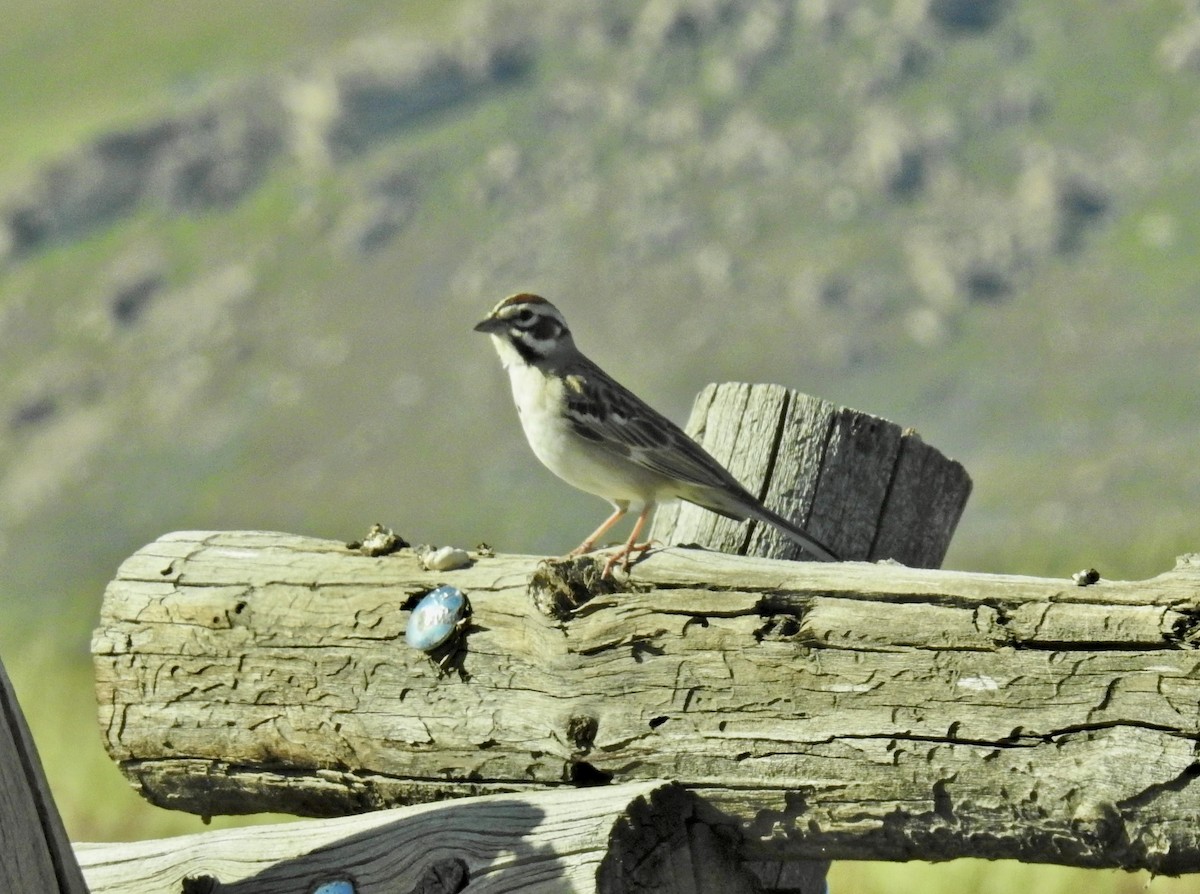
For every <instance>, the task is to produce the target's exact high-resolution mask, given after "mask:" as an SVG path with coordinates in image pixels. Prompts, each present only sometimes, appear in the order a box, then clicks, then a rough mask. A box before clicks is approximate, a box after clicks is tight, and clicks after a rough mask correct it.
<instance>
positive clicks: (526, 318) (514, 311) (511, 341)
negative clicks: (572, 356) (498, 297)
mask: <svg viewBox="0 0 1200 894" xmlns="http://www.w3.org/2000/svg"><path fill="white" fill-rule="evenodd" d="M475 331H476V332H486V333H487V334H488V335H490V336H491V337H492V343H493V344H495V346H496V351H497V353H499V354H500V358H501V360H503V361H504V365H505V366H508V365H509V364H510V363H512V362H514V361H517V360H520V361H522V362H524V363H528V364H531V365H537V364H541V363H545V362H546V361H548V360H553V359H555V358H556V357H558V356H561V355H562V353H563V352H564V351H573V350H574V349H575V343H574V340H573V339H572V338H571V330H570V329H568V328H567V321H566V320H565V319H563V315H562V314H561V313H559V310H558V308H557V307H555V306H554V305H553V304H551V303H550V302H549V301H547V300H546V299H545V298H542V297H541V296H539V295H530V294H528V293H527V292H521V293H520V294H518V295H510V296H508V297H507V298H505V299H504V300H503V301H501V302H500V303H499V304H497V305H496V306H495V307H493V308H492V312H491V313H489V314H488V315H487V316H486V317H484V318H483V319H482V320H480V321H479V322H478V323H477V324H476V325H475Z"/></svg>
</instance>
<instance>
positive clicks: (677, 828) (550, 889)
mask: <svg viewBox="0 0 1200 894" xmlns="http://www.w3.org/2000/svg"><path fill="white" fill-rule="evenodd" d="M701 812H703V809H702V808H701ZM709 813H710V814H711V811H710V812H709ZM730 840H731V839H730V836H729V834H728V833H727V832H725V831H724V830H723V829H722V828H721V827H720V825H719V823H718V824H716V825H713V824H710V823H709V822H707V821H706V819H705V818H704V817H701V816H698V814H697V802H696V799H695V798H693V797H692V796H690V795H688V794H687V793H686V792H685V791H684V790H683V789H682V788H681V787H680V786H677V785H672V784H669V783H665V782H644V783H636V784H632V785H623V786H605V787H603V788H592V789H583V790H578V791H576V790H566V789H559V790H553V791H541V792H536V793H532V794H527V795H521V796H517V795H502V796H493V797H485V798H467V799H462V800H458V801H452V802H445V803H442V804H429V805H422V806H419V807H408V808H398V809H392V810H381V811H375V812H373V813H370V814H366V815H363V816H351V817H341V818H338V819H329V820H320V821H317V820H310V821H307V822H298V823H286V824H281V825H271V826H259V827H255V828H253V829H230V830H224V831H214V832H205V833H201V834H197V835H187V836H181V837H178V838H170V839H164V840H158V841H139V842H133V843H121V844H81V845H78V846H77V851H78V855H79V860H80V862H81V863H82V865H83V869H84V872H85V874H86V876H87V880H88V883H89V884H90V885H91V891H92V894H163V892H178V891H181V890H185V891H186V890H189V889H191V890H204V891H205V892H206V894H295V892H305V891H313V890H314V889H315V888H316V887H317V886H318V885H319V884H321V883H322V882H331V881H335V880H345V881H350V882H351V883H352V884H353V885H354V891H355V894H396V892H408V891H421V892H441V891H452V892H453V891H459V890H464V891H470V892H472V894H499V892H522V894H571V892H578V894H585V892H593V894H599V892H605V894H639V892H651V891H653V892H655V894H751V892H752V891H753V890H754V888H753V882H752V881H751V878H750V876H749V875H748V874H747V872H746V870H744V869H742V868H740V867H739V866H738V864H737V862H736V860H735V859H734V851H733V849H732V847H731V846H730V844H729V841H730ZM185 879H190V881H189V883H188V887H186V888H185V887H184V880H185ZM438 880H441V881H442V884H440V885H439V884H437V881H438ZM423 886H424V887H423ZM460 886H461V887H460Z"/></svg>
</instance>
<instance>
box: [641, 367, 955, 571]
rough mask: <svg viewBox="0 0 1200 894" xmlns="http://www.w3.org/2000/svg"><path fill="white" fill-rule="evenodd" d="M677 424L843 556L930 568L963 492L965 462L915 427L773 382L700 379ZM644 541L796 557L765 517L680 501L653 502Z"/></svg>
mask: <svg viewBox="0 0 1200 894" xmlns="http://www.w3.org/2000/svg"><path fill="white" fill-rule="evenodd" d="M686 430H687V432H688V434H690V435H692V437H694V438H695V439H696V440H697V441H699V442H700V444H701V445H702V446H704V448H705V449H706V450H708V452H709V453H711V454H712V455H713V457H715V458H716V459H717V460H718V461H719V462H721V463H722V464H723V465H725V467H726V468H728V469H729V471H730V472H732V473H733V475H734V477H735V478H737V479H738V480H739V481H740V482H741V483H742V484H743V485H744V486H745V487H746V489H747V490H749V491H750V492H751V493H753V494H754V495H755V496H757V497H758V498H759V499H761V500H763V502H764V503H766V505H767V506H769V507H770V508H772V509H774V510H775V511H776V512H778V513H780V514H781V515H783V516H785V517H787V518H789V519H791V520H792V521H795V522H796V523H798V524H800V525H801V526H802V527H804V528H805V529H806V530H807V531H808V532H809V533H810V534H812V535H813V536H814V537H816V538H817V539H818V540H819V541H821V542H822V543H824V544H825V545H826V546H828V547H829V548H831V549H832V550H833V551H834V552H835V553H836V554H837V555H838V556H839V557H841V558H843V559H856V560H857V559H863V560H870V561H877V560H881V559H894V560H895V561H898V562H902V563H903V564H905V565H910V566H912V567H917V568H936V567H938V566H939V565H941V563H942V559H943V558H944V557H945V554H946V550H947V549H948V548H949V545H950V539H951V538H952V537H953V535H954V529H955V527H956V526H957V524H958V520H959V517H960V516H961V515H962V511H963V508H964V506H965V505H966V502H967V498H968V497H969V496H970V493H971V478H970V476H969V475H967V473H966V470H965V469H963V467H962V465H961V464H959V463H957V462H955V461H954V460H951V459H948V458H946V457H945V456H943V455H942V454H941V453H940V452H939V451H937V450H936V449H934V448H933V447H930V446H929V445H927V444H925V443H924V442H922V441H921V438H920V436H919V435H917V434H916V432H913V431H905V430H903V429H901V427H900V426H899V425H897V424H895V423H894V422H889V421H888V420H886V419H881V418H879V417H877V416H871V415H868V414H866V413H862V412H859V411H857V410H851V409H849V408H847V407H838V406H836V405H834V404H831V403H829V402H828V401H824V400H820V399H818V398H815V397H811V396H809V395H806V394H801V393H800V392H798V391H792V390H789V389H787V388H783V387H782V386H779V385H747V384H742V383H736V382H734V383H726V384H722V385H709V386H707V387H706V388H705V389H704V390H703V391H702V392H701V393H700V394H699V395H698V396H697V398H696V401H695V404H694V405H693V407H692V414H691V417H690V418H689V420H688V424H687V427H686ZM651 537H652V538H653V539H656V540H658V541H661V542H663V543H683V544H692V543H695V544H699V545H700V546H703V547H705V548H707V549H713V550H717V551H719V552H725V553H733V554H738V555H756V556H765V557H768V558H780V559H795V558H801V557H802V553H801V550H800V548H799V547H798V546H796V545H795V544H794V543H792V541H791V540H789V539H787V537H786V536H784V535H783V534H781V533H779V532H778V531H776V530H775V529H774V528H773V527H771V526H770V525H763V524H760V523H756V522H737V521H733V520H731V519H727V518H724V517H722V516H719V515H715V514H714V513H712V512H709V511H707V510H705V509H701V508H700V507H698V506H693V505H691V504H689V503H682V504H674V505H667V506H663V507H661V508H660V509H659V510H658V514H657V515H656V517H655V520H654V526H653V528H652V530H651Z"/></svg>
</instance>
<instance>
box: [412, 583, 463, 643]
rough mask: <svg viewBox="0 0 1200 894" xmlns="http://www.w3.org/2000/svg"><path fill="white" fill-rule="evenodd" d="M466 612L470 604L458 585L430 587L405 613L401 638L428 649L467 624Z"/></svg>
mask: <svg viewBox="0 0 1200 894" xmlns="http://www.w3.org/2000/svg"><path fill="white" fill-rule="evenodd" d="M470 612H471V604H470V603H469V602H467V597H466V596H465V595H464V594H463V592H462V590H460V589H458V587H451V586H441V587H438V588H437V589H435V590H430V591H429V592H428V593H426V594H425V595H424V596H422V597H421V601H420V602H418V603H417V607H416V608H414V609H413V611H412V615H410V616H409V619H408V628H407V629H406V630H405V631H404V640H405V642H407V643H408V644H409V645H410V646H412V647H413V648H414V649H420V650H421V651H422V652H432V651H433V650H434V649H436V648H437V647H438V646H441V645H444V644H445V643H447V642H449V641H450V640H451V639H452V638H453V637H454V636H455V635H456V634H457V633H458V632H459V631H460V630H462V629H463V627H465V626H466V625H467V620H468V617H469V615H470Z"/></svg>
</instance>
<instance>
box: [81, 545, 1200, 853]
mask: <svg viewBox="0 0 1200 894" xmlns="http://www.w3.org/2000/svg"><path fill="white" fill-rule="evenodd" d="M595 574H596V565H595V563H594V562H593V561H592V560H590V559H583V560H578V561H576V562H574V563H566V564H555V563H551V564H539V562H538V560H537V559H534V558H527V557H516V556H496V557H481V558H479V559H478V560H477V561H476V562H475V564H474V565H473V566H472V567H470V568H467V569H463V570H459V571H453V572H441V573H432V572H427V571H424V570H423V569H422V568H421V566H420V564H419V563H418V561H417V560H416V558H415V556H414V555H413V554H412V552H411V551H407V550H406V551H402V552H400V553H397V554H394V555H391V556H384V557H378V558H367V557H364V556H362V555H359V554H357V553H351V552H349V551H347V550H346V549H345V548H344V547H343V546H342V545H341V544H337V543H331V542H328V541H319V540H312V539H306V538H301V537H294V536H287V535H278V534H269V533H179V534H173V535H168V536H166V537H164V538H161V539H160V540H158V541H156V542H155V543H152V544H150V545H149V546H147V547H146V548H144V549H142V550H140V551H139V552H138V553H137V554H135V555H134V556H133V557H131V558H130V559H129V560H127V561H126V562H125V563H124V564H123V565H122V566H121V569H120V571H119V572H118V576H117V578H116V580H114V581H113V582H112V583H111V584H110V586H109V588H108V591H107V593H106V595H105V599H104V606H103V613H102V626H101V627H100V629H99V630H98V631H97V633H96V636H95V639H94V643H93V648H94V652H95V662H96V670H97V675H98V693H99V701H100V712H101V725H102V727H103V730H104V736H105V740H106V742H107V745H108V748H109V751H110V753H111V754H112V756H113V757H114V758H115V759H116V760H118V761H119V762H120V764H121V767H122V769H123V770H124V771H125V773H126V774H127V775H128V776H129V778H130V779H131V780H132V781H133V782H134V784H135V785H137V786H138V787H139V788H140V789H141V790H142V792H143V794H145V796H146V797H147V798H149V799H150V800H152V801H154V802H155V803H159V804H162V805H164V806H169V807H177V808H180V809H185V810H192V811H194V812H198V813H236V812H248V811H259V810H282V811H289V812H297V813H307V814H311V815H330V814H338V813H343V812H349V811H361V810H368V809H373V808H377V807H381V806H386V805H389V804H397V803H403V802H407V801H414V800H429V799H436V798H442V797H446V796H449V795H476V794H482V793H488V792H497V791H529V790H535V789H542V788H546V787H557V786H566V785H571V784H572V783H573V782H579V781H585V782H586V781H591V782H600V781H604V780H606V779H609V780H611V781H612V782H613V783H623V782H633V781H638V780H646V779H659V778H665V779H674V780H678V781H680V782H681V783H683V784H685V785H686V786H687V787H688V788H689V789H691V790H692V791H694V792H696V793H698V794H700V795H702V796H703V798H704V799H705V800H706V801H707V802H708V803H710V804H712V805H713V806H715V807H717V808H719V809H720V810H722V811H723V812H725V813H726V814H728V815H729V816H730V817H732V818H734V819H735V820H736V821H737V822H738V823H739V826H740V829H741V833H742V835H743V836H744V839H745V841H744V847H745V855H746V856H747V858H748V859H750V860H774V859H785V860H796V859H809V858H835V859H841V858H852V859H948V858H952V857H958V856H983V857H1010V858H1016V859H1023V860H1030V861H1045V862H1057V863H1066V864H1075V865H1081V866H1120V867H1124V868H1127V869H1134V868H1149V869H1152V870H1154V871H1156V872H1161V873H1177V872H1184V871H1196V870H1200V785H1198V784H1194V780H1195V779H1196V777H1197V776H1198V775H1200V759H1198V758H1197V743H1198V742H1200V655H1198V654H1197V652H1196V651H1195V650H1194V646H1195V644H1196V643H1197V642H1198V641H1200V562H1198V561H1197V560H1196V559H1195V558H1190V559H1187V560H1184V561H1181V562H1180V564H1179V566H1178V567H1177V568H1176V569H1174V570H1173V571H1170V572H1167V573H1165V574H1162V575H1160V576H1158V577H1156V578H1153V579H1151V580H1148V581H1141V582H1115V581H1101V582H1100V583H1098V584H1096V585H1094V586H1090V587H1077V586H1074V585H1073V584H1072V583H1071V582H1070V581H1067V580H1045V579H1036V578H1028V577H1019V576H1007V575H984V574H967V573H962V572H940V571H927V570H916V569H910V568H905V567H902V566H896V565H888V564H883V565H873V564H866V563H840V564H827V563H815V562H804V563H796V562H780V561H772V560H765V559H748V558H741V557H730V556H722V555H719V554H716V553H710V552H704V551H696V550H683V549H664V550H658V551H652V552H651V553H650V554H649V555H648V557H647V558H646V559H645V560H643V561H642V562H639V563H638V564H637V565H635V566H634V570H633V575H632V579H631V580H630V581H629V582H628V585H629V587H630V589H629V590H628V591H626V592H619V593H611V594H603V593H602V592H601V593H600V594H599V595H594V596H593V598H591V599H590V600H587V601H584V602H583V603H582V604H581V605H580V606H579V607H578V608H577V609H576V610H575V611H574V612H572V613H570V614H569V615H567V616H566V617H565V619H564V620H557V619H555V618H552V617H549V616H547V615H546V614H544V613H543V612H541V611H539V610H537V609H536V608H535V604H536V605H547V604H549V603H550V602H553V601H554V600H552V599H550V598H549V597H550V594H552V593H555V592H558V593H566V594H572V593H574V594H575V595H576V597H577V598H578V594H579V593H581V592H582V591H584V590H585V589H586V587H585V586H584V585H583V584H582V583H581V579H580V575H582V576H583V578H584V579H589V578H588V575H591V576H592V577H593V578H594V576H595ZM443 583H449V584H453V585H455V586H458V587H461V588H462V589H464V590H466V591H467V592H468V593H469V595H470V598H471V602H472V604H473V606H474V609H475V614H474V619H473V622H472V625H471V627H470V628H469V629H468V631H467V633H466V637H465V640H464V642H463V644H462V648H461V649H460V651H459V652H458V653H457V654H456V655H455V656H453V658H452V660H451V661H450V662H449V663H448V666H447V670H446V671H445V672H442V671H441V670H440V669H439V668H438V667H437V666H435V665H434V664H433V663H432V662H431V661H430V660H429V659H427V658H426V657H425V656H424V655H422V654H421V653H417V652H414V651H413V650H411V649H409V648H407V647H406V646H405V645H404V643H403V639H402V632H403V629H404V625H405V623H406V621H407V617H408V612H407V611H405V610H403V608H402V606H403V605H404V604H405V602H406V600H407V599H408V598H409V597H410V596H413V595H415V594H419V593H422V592H425V591H426V590H428V589H430V588H431V587H432V586H434V585H435V584H443ZM592 592H595V591H594V590H593V591H592ZM531 596H532V597H534V598H531Z"/></svg>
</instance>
